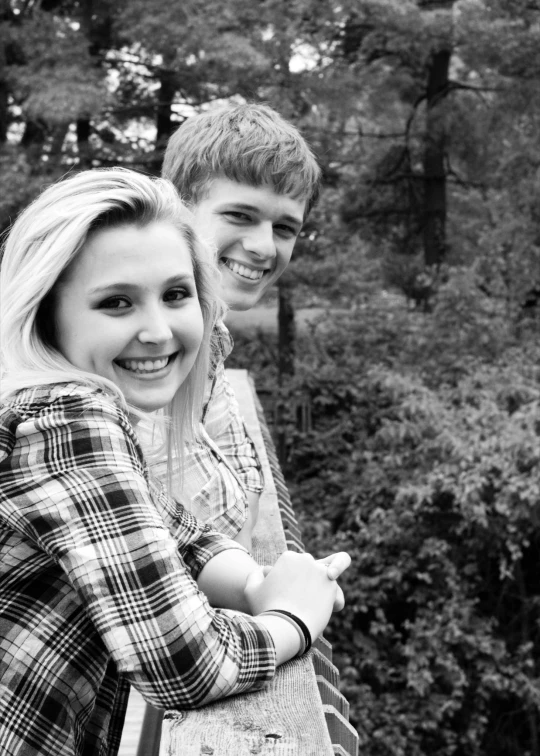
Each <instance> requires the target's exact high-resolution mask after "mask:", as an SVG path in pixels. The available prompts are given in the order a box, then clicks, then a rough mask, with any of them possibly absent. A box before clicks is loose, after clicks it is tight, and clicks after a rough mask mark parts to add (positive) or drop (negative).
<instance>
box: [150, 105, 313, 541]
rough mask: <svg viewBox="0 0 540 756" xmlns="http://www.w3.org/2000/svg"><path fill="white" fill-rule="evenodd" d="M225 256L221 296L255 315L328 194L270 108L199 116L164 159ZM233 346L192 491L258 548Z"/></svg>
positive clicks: (222, 340) (207, 417)
mask: <svg viewBox="0 0 540 756" xmlns="http://www.w3.org/2000/svg"><path fill="white" fill-rule="evenodd" d="M163 176H164V177H166V178H168V179H170V180H171V181H172V182H173V183H174V185H175V186H176V188H177V189H178V190H179V192H180V195H181V196H182V198H183V199H184V200H185V201H186V202H187V203H188V204H189V205H190V206H191V207H192V209H193V211H194V213H195V217H196V219H197V222H198V227H199V232H200V233H201V235H202V237H203V238H205V239H206V240H207V241H208V242H209V243H210V244H212V245H213V246H214V247H215V249H216V253H217V257H218V262H219V265H220V269H221V273H222V284H221V295H222V297H223V299H224V300H225V302H226V304H227V305H228V306H229V307H230V308H231V309H233V310H249V309H250V308H251V307H253V306H254V305H256V304H257V302H258V301H259V300H260V299H261V297H262V296H263V294H264V293H265V292H266V291H267V290H268V289H269V288H270V287H271V286H272V285H273V284H274V283H275V282H276V281H277V280H278V278H279V277H280V275H281V274H282V273H283V271H284V270H285V268H286V267H287V265H288V264H289V261H290V259H291V254H292V251H293V247H294V244H295V242H296V239H297V237H298V234H299V233H300V230H301V228H302V224H303V223H304V220H305V219H306V217H307V215H308V213H309V211H310V210H311V208H312V206H313V204H314V203H315V201H316V199H317V197H318V193H319V187H320V177H321V171H320V168H319V166H318V164H317V160H316V159H315V156H314V155H313V153H312V151H311V149H310V148H309V146H308V145H307V143H306V142H305V140H304V139H303V137H302V136H301V135H300V133H299V131H298V130H297V129H296V128H295V127H294V126H293V125H292V124H291V123H288V122H287V121H285V120H284V119H283V118H282V117H281V116H280V115H279V114H278V113H277V112H276V111H275V110H272V108H270V107H268V106H266V105H256V104H247V105H237V106H232V107H224V108H220V109H217V110H211V111H209V112H206V113H201V114H200V115H197V116H193V117H192V118H189V119H187V120H186V121H185V123H184V124H183V125H182V126H181V127H180V128H179V129H178V130H177V131H176V132H175V133H174V134H173V136H172V137H171V139H170V141H169V144H168V146H167V150H166V153H165V158H164V162H163ZM231 350H232V339H231V336H230V334H229V332H228V331H227V329H226V327H225V325H224V324H220V326H219V327H218V328H217V329H216V349H215V354H214V368H213V372H212V375H211V376H210V380H209V386H208V390H207V398H206V402H205V408H204V412H203V417H202V418H201V420H202V428H201V441H200V442H199V444H198V445H197V448H196V449H194V450H193V452H192V453H191V454H190V456H189V459H188V461H187V463H186V469H185V471H184V482H183V484H182V490H183V493H184V496H185V497H187V498H189V499H190V500H191V506H190V508H191V511H193V512H194V514H196V515H197V516H198V517H200V518H201V519H203V520H207V521H211V522H212V524H213V526H214V527H215V528H216V529H218V530H221V531H222V532H224V533H226V534H228V535H231V536H233V537H235V536H236V538H237V540H239V541H240V542H241V543H243V545H245V546H247V548H250V547H251V531H252V528H253V526H254V525H255V521H256V519H257V514H258V501H259V496H260V494H261V491H262V489H263V484H264V482H263V479H262V473H261V466H260V463H259V460H258V458H257V454H256V451H255V447H254V445H253V443H252V441H251V439H250V438H249V436H248V434H247V431H246V429H245V426H244V422H243V420H242V417H241V413H240V410H239V407H238V403H237V401H236V399H235V397H234V394H233V391H232V389H231V387H230V385H229V383H228V381H227V378H226V375H225V369H224V362H225V359H226V357H227V356H228V355H229V354H230V352H231Z"/></svg>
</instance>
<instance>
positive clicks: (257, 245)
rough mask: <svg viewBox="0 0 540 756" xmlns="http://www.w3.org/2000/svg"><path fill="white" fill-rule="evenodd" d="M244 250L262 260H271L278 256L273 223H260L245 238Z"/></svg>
mask: <svg viewBox="0 0 540 756" xmlns="http://www.w3.org/2000/svg"><path fill="white" fill-rule="evenodd" d="M243 244H244V249H245V250H246V252H250V253H251V254H253V255H256V256H257V257H258V258H260V259H261V260H271V259H273V258H274V257H275V256H276V244H275V241H274V229H273V227H272V224H271V223H260V224H259V225H258V226H256V228H253V229H251V231H250V233H249V234H248V235H246V236H245V237H244V241H243Z"/></svg>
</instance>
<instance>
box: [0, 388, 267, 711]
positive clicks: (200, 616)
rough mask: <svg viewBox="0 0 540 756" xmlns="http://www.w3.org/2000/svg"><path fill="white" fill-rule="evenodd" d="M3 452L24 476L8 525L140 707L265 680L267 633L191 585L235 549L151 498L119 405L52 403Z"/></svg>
mask: <svg viewBox="0 0 540 756" xmlns="http://www.w3.org/2000/svg"><path fill="white" fill-rule="evenodd" d="M17 450H18V451H17ZM13 456H15V457H16V465H17V468H18V469H19V470H21V469H24V470H25V471H27V472H25V479H24V481H23V483H24V485H21V481H20V480H19V481H18V483H17V485H15V484H13V491H12V495H11V496H9V495H8V497H7V500H8V502H9V507H10V515H9V520H10V525H12V526H13V527H14V528H15V529H16V530H18V531H19V532H23V533H24V535H26V536H27V537H28V538H30V539H31V540H32V541H33V542H34V543H36V544H37V545H38V546H39V547H40V548H41V549H42V550H44V551H45V552H46V553H47V554H48V555H49V556H50V558H51V559H52V560H53V561H54V562H55V563H56V564H57V565H59V566H60V567H61V569H62V570H63V571H64V573H65V574H66V575H67V577H68V579H69V581H70V583H71V585H72V586H73V588H74V589H75V591H76V592H77V594H78V596H79V598H80V600H81V601H82V603H83V604H84V606H85V608H86V610H87V612H88V614H89V616H90V618H91V620H92V622H93V624H94V626H95V628H96V629H97V632H98V633H99V635H100V637H101V639H102V641H103V643H104V644H105V646H106V647H107V649H108V651H109V652H110V653H111V655H112V658H113V659H114V661H115V663H116V664H117V667H118V669H119V671H120V672H122V673H124V674H125V675H126V676H127V677H128V679H129V680H130V682H132V683H133V684H134V686H135V687H136V688H138V690H139V691H140V692H141V693H142V695H143V696H144V698H145V699H146V700H147V701H149V702H150V703H152V704H153V705H154V706H157V707H159V708H168V707H175V706H176V707H195V706H200V705H203V704H206V703H208V702H209V701H211V700H214V699H216V698H222V697H224V696H227V695H230V694H233V693H240V692H243V691H246V690H250V689H251V690H253V689H257V688H260V687H262V686H263V685H264V683H265V682H267V681H268V680H269V679H270V678H271V677H272V676H273V674H274V672H275V649H274V646H273V642H272V639H271V636H270V635H269V633H268V632H267V631H266V629H265V628H264V627H263V626H262V625H261V624H259V623H258V622H257V621H256V620H255V619H253V618H252V617H249V616H247V615H244V614H241V613H238V612H228V611H225V610H214V609H212V607H210V605H209V603H208V601H207V599H206V597H205V596H204V594H203V593H201V592H200V591H199V590H198V587H197V584H196V583H195V581H194V579H193V574H192V572H193V573H195V574H196V573H197V572H198V570H200V569H201V568H202V566H204V564H206V562H207V561H208V560H209V559H211V558H212V557H213V556H215V555H216V554H217V553H219V552H220V551H223V550H225V549H228V548H235V547H236V545H235V544H234V543H233V542H232V541H230V540H228V539H227V538H226V537H224V536H222V535H220V534H218V533H215V532H213V531H212V530H211V529H210V528H209V527H208V526H204V525H203V524H202V523H200V522H199V521H198V520H197V519H196V518H195V517H193V516H191V515H189V514H188V513H187V512H185V511H184V510H183V509H182V508H181V507H179V505H178V504H176V502H174V501H171V500H169V499H167V498H166V497H164V496H163V495H162V496H161V499H160V500H159V501H156V500H155V498H154V497H153V496H152V494H151V490H150V488H149V482H148V478H147V475H146V469H145V465H144V460H143V458H142V454H141V451H140V448H139V447H138V442H137V440H136V437H135V435H134V433H133V430H132V428H131V425H130V423H129V421H128V419H127V417H126V416H125V414H124V413H123V411H122V410H121V409H120V408H118V407H116V406H115V405H114V404H113V403H112V402H111V401H110V400H109V399H108V398H106V397H105V396H104V395H103V396H99V395H96V393H94V394H93V395H91V396H86V397H84V398H83V399H81V397H80V396H79V397H75V398H74V397H68V398H66V397H64V398H62V399H56V400H55V401H54V402H52V403H50V404H49V405H48V406H47V409H46V412H40V413H37V414H36V415H34V416H27V417H26V418H24V419H23V420H22V422H21V423H20V424H19V426H18V428H17V447H16V449H15V450H14V451H13V452H12V457H13ZM7 486H8V487H9V480H8V481H7ZM8 493H9V492H8Z"/></svg>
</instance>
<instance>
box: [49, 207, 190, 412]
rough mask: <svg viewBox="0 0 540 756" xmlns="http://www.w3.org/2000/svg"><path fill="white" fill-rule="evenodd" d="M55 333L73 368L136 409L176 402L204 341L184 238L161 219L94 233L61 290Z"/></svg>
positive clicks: (58, 299)
mask: <svg viewBox="0 0 540 756" xmlns="http://www.w3.org/2000/svg"><path fill="white" fill-rule="evenodd" d="M55 332H56V342H57V346H58V348H59V350H60V352H61V353H62V354H63V355H64V357H65V358H66V359H67V360H69V362H71V363H72V364H73V365H75V366H76V367H78V368H81V369H82V370H85V371H87V372H90V373H95V374H96V375H100V376H102V377H104V378H108V379H109V380H111V381H113V383H115V384H116V385H117V386H118V388H119V389H120V390H121V391H122V393H123V394H124V396H125V398H126V400H127V401H128V402H129V403H130V404H131V405H133V406H135V407H137V408H139V409H141V410H144V411H147V412H151V411H153V410H156V409H159V408H160V407H163V406H164V405H166V404H167V403H168V402H170V401H171V399H172V398H173V397H174V395H175V393H176V391H177V390H178V388H179V387H180V386H181V384H182V383H183V381H184V380H185V379H186V377H187V375H188V373H189V371H190V370H191V368H192V367H193V363H194V362H195V358H196V356H197V352H198V350H199V346H200V344H201V340H202V335H203V318H202V313H201V308H200V305H199V300H198V297H197V290H196V286H195V278H194V275H193V266H192V263H191V255H190V252H189V249H188V246H187V244H186V242H185V240H184V238H183V236H182V234H181V233H180V232H179V231H178V230H177V229H176V228H175V227H174V226H173V225H172V224H170V223H167V222H164V221H159V222H158V221H156V222H153V223H150V224H148V225H147V226H144V227H138V226H134V225H125V226H118V227H116V228H112V229H104V230H102V231H98V232H96V233H95V234H94V235H92V236H91V237H90V239H89V240H88V242H87V243H86V245H85V246H84V248H83V249H82V251H81V253H80V254H79V255H78V257H77V258H76V259H75V261H74V262H73V263H72V265H71V267H70V268H69V269H68V271H67V274H66V277H65V279H64V280H63V281H62V282H61V283H59V284H58V287H57V292H56V299H55Z"/></svg>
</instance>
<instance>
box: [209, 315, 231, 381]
mask: <svg viewBox="0 0 540 756" xmlns="http://www.w3.org/2000/svg"><path fill="white" fill-rule="evenodd" d="M233 346H234V342H233V337H232V336H231V333H230V331H229V329H228V328H227V326H226V325H225V323H224V322H223V320H219V321H218V322H217V323H216V325H215V326H214V330H213V332H212V368H213V369H214V371H215V369H216V368H217V367H218V365H219V364H220V363H223V362H225V360H226V359H227V357H228V356H229V355H230V353H231V352H232V350H233Z"/></svg>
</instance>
